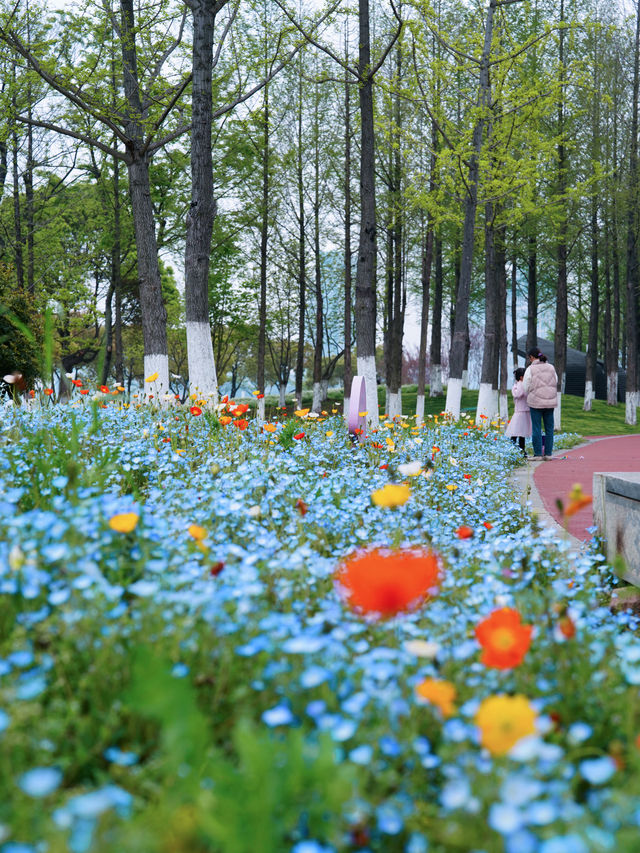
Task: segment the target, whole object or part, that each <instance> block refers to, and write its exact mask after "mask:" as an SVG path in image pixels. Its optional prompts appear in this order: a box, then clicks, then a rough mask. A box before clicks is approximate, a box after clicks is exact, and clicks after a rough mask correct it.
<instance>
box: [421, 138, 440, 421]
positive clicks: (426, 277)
mask: <svg viewBox="0 0 640 853" xmlns="http://www.w3.org/2000/svg"><path fill="white" fill-rule="evenodd" d="M431 131H432V132H431V140H432V153H431V162H430V164H429V192H433V191H434V190H435V184H436V175H435V172H436V144H437V140H438V131H437V128H436V125H435V122H432V126H431ZM433 242H434V231H433V220H432V218H431V217H429V218H428V220H427V228H426V234H425V235H424V238H423V243H422V263H421V268H420V284H421V288H420V289H421V292H422V305H421V309H420V349H419V351H418V391H417V394H416V424H418V425H420V424H421V423H422V422H423V421H424V392H425V384H426V378H427V377H426V374H427V335H428V332H429V297H430V290H431V267H432V266H433ZM432 335H433V332H432Z"/></svg>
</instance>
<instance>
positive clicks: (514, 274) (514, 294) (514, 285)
mask: <svg viewBox="0 0 640 853" xmlns="http://www.w3.org/2000/svg"><path fill="white" fill-rule="evenodd" d="M511 361H512V364H513V368H514V370H515V368H516V367H517V366H518V257H517V255H516V249H515V239H514V247H513V257H512V259H511Z"/></svg>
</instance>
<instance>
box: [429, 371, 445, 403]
mask: <svg viewBox="0 0 640 853" xmlns="http://www.w3.org/2000/svg"><path fill="white" fill-rule="evenodd" d="M441 394H442V365H441V364H433V365H432V366H431V372H430V375H429V396H430V397H439V396H440V395H441Z"/></svg>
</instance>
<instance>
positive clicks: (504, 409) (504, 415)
mask: <svg viewBox="0 0 640 853" xmlns="http://www.w3.org/2000/svg"><path fill="white" fill-rule="evenodd" d="M500 420H501V421H504V422H505V423H506V422H507V421H508V420H509V396H508V395H507V394H500Z"/></svg>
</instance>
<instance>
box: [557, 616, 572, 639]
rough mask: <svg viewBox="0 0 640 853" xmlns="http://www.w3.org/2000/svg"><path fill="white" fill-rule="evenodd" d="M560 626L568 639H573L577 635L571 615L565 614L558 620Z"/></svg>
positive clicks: (563, 634) (561, 631)
mask: <svg viewBox="0 0 640 853" xmlns="http://www.w3.org/2000/svg"><path fill="white" fill-rule="evenodd" d="M558 628H559V629H560V633H561V634H562V636H563V637H565V638H566V639H567V640H571V639H573V637H575V635H576V625H575V622H574V621H573V619H572V618H571V617H570V616H563V617H562V619H560V621H559V622H558Z"/></svg>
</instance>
